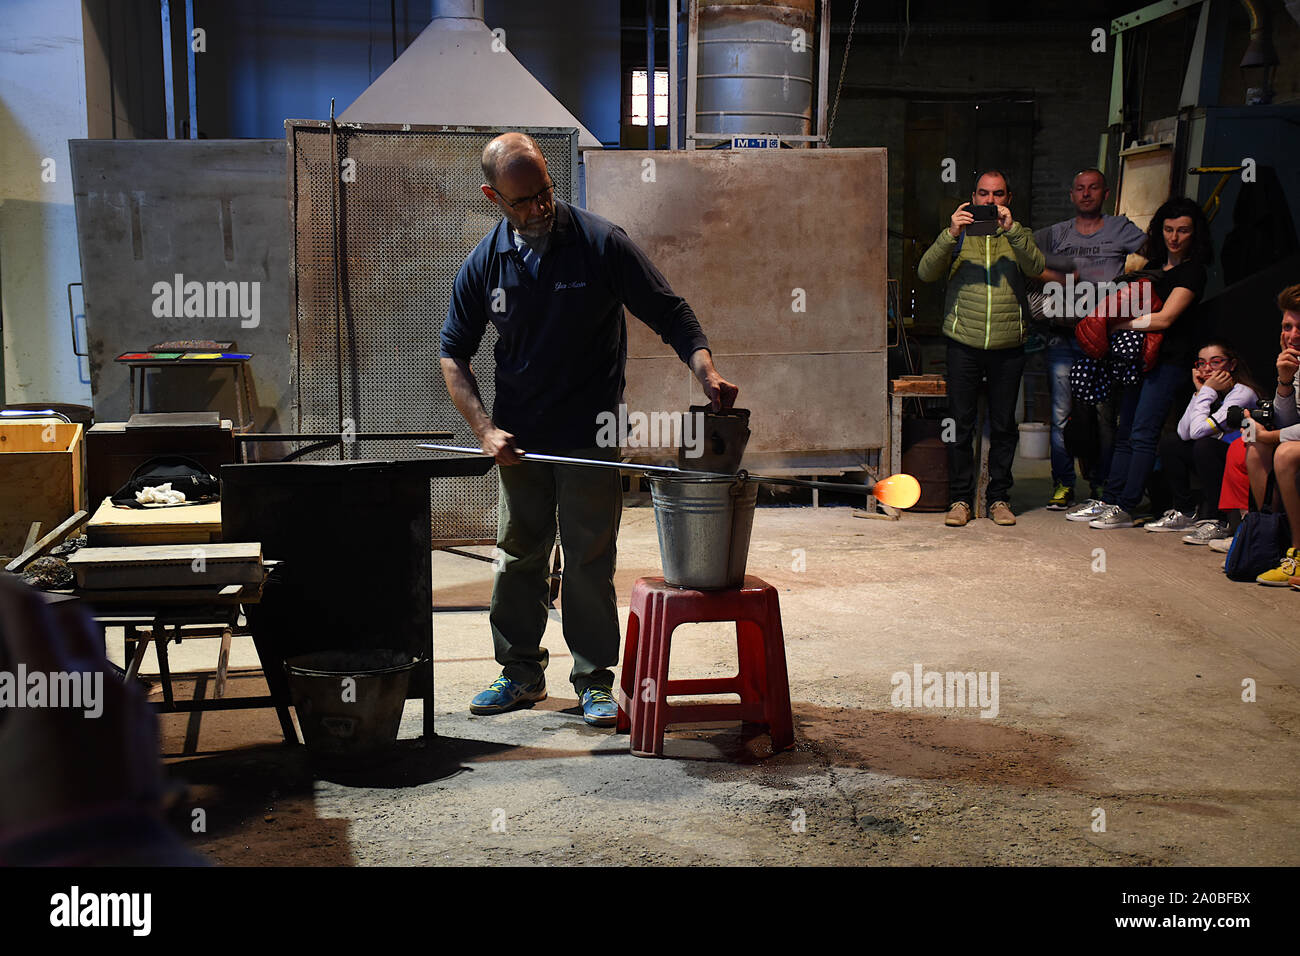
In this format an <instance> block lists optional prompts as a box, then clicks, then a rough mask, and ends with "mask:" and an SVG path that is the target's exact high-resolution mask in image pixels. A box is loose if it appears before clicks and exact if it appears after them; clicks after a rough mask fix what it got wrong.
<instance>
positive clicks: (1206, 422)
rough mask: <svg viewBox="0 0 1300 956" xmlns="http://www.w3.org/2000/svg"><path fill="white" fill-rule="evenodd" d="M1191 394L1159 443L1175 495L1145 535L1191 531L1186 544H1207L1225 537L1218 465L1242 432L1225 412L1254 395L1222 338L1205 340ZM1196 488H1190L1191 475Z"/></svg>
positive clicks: (1239, 363)
mask: <svg viewBox="0 0 1300 956" xmlns="http://www.w3.org/2000/svg"><path fill="white" fill-rule="evenodd" d="M1192 387H1193V388H1194V389H1196V393H1195V394H1194V395H1193V396H1192V400H1191V401H1190V402H1188V403H1187V410H1186V411H1184V412H1183V417H1182V418H1181V419H1180V420H1179V422H1178V434H1177V435H1166V436H1165V437H1164V438H1163V439H1161V441H1160V462H1161V467H1162V468H1163V469H1164V472H1165V475H1166V477H1167V478H1168V480H1169V487H1170V490H1172V491H1173V494H1174V507H1173V508H1171V509H1170V510H1169V511H1166V512H1165V513H1164V517H1162V518H1160V519H1159V520H1158V521H1152V522H1149V523H1148V524H1147V525H1146V529H1147V530H1148V531H1184V532H1190V533H1188V534H1186V535H1185V536H1184V537H1183V540H1184V541H1185V542H1187V543H1188V544H1209V542H1210V541H1211V540H1212V539H1214V538H1222V537H1224V536H1225V535H1226V534H1227V533H1228V522H1227V520H1226V516H1225V515H1224V514H1222V513H1221V512H1220V510H1219V493H1220V490H1221V488H1222V485H1223V466H1224V462H1225V460H1226V459H1227V455H1228V447H1229V446H1230V445H1231V444H1232V442H1233V441H1234V440H1235V439H1236V438H1237V437H1238V435H1239V434H1240V433H1241V430H1240V429H1239V428H1231V427H1230V426H1228V425H1226V424H1225V420H1226V419H1227V417H1228V409H1230V408H1232V407H1233V406H1237V407H1238V408H1254V407H1255V405H1256V403H1257V402H1258V401H1259V392H1258V389H1257V388H1256V386H1255V383H1254V380H1253V379H1252V378H1251V377H1250V372H1249V371H1248V370H1247V369H1246V365H1245V362H1243V361H1242V359H1241V357H1240V356H1239V355H1238V354H1237V352H1236V350H1235V349H1233V347H1232V346H1231V345H1229V344H1228V343H1227V342H1224V341H1222V340H1221V339H1215V340H1213V341H1211V342H1209V343H1208V344H1207V345H1206V346H1205V347H1204V348H1202V349H1201V350H1200V352H1199V353H1198V354H1197V358H1196V362H1195V363H1194V364H1193V366H1192ZM1193 474H1195V475H1196V476H1197V478H1199V479H1200V485H1201V487H1200V490H1199V491H1195V492H1194V491H1193V490H1192V475H1193Z"/></svg>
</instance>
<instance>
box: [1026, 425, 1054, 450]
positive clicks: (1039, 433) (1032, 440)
mask: <svg viewBox="0 0 1300 956" xmlns="http://www.w3.org/2000/svg"><path fill="white" fill-rule="evenodd" d="M1051 427H1052V426H1050V425H1045V424H1043V423H1042V422H1024V423H1023V424H1021V426H1020V457H1021V458H1051V457H1052V432H1051Z"/></svg>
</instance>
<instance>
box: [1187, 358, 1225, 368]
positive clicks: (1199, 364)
mask: <svg viewBox="0 0 1300 956" xmlns="http://www.w3.org/2000/svg"><path fill="white" fill-rule="evenodd" d="M1227 364H1228V359H1226V358H1224V357H1223V356H1222V355H1216V356H1214V358H1212V359H1203V358H1198V359H1197V360H1196V361H1195V362H1193V363H1192V368H1223V367H1224V366H1225V365H1227Z"/></svg>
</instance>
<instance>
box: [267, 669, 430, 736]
mask: <svg viewBox="0 0 1300 956" xmlns="http://www.w3.org/2000/svg"><path fill="white" fill-rule="evenodd" d="M415 665H416V661H415V659H414V658H412V657H411V655H410V654H408V653H407V652H406V651H396V650H388V649H382V648H381V649H374V650H359V651H316V652H314V653H311V654H301V655H299V656H297V657H291V658H289V659H288V660H287V661H285V662H284V669H285V672H286V673H287V674H288V678H289V693H290V695H291V696H292V698H293V706H294V710H296V711H297V713H298V726H299V727H301V728H302V736H303V740H304V741H305V742H306V744H307V749H308V750H310V751H311V752H312V754H313V755H316V756H320V757H325V758H330V759H336V760H343V761H351V760H356V759H359V758H366V757H374V756H377V755H381V754H383V753H385V752H387V751H389V750H391V749H392V747H393V744H394V743H396V741H397V730H398V727H399V726H400V725H401V723H402V708H403V706H404V705H405V703H406V692H407V689H408V687H409V686H410V681H411V671H412V669H413V668H414V667H415Z"/></svg>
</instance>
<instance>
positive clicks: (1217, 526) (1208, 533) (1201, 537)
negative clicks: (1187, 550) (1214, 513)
mask: <svg viewBox="0 0 1300 956" xmlns="http://www.w3.org/2000/svg"><path fill="white" fill-rule="evenodd" d="M1227 533H1228V524H1227V522H1225V521H1218V520H1216V519H1214V518H1206V519H1204V520H1203V521H1198V522H1196V525H1195V527H1193V528H1192V532H1191V534H1185V535H1183V541H1184V543H1186V544H1209V543H1210V542H1211V541H1213V540H1214V539H1216V538H1222V537H1223V536H1224V535H1226V534H1227ZM1228 541H1229V542H1231V541H1232V539H1231V538H1229V539H1228Z"/></svg>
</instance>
